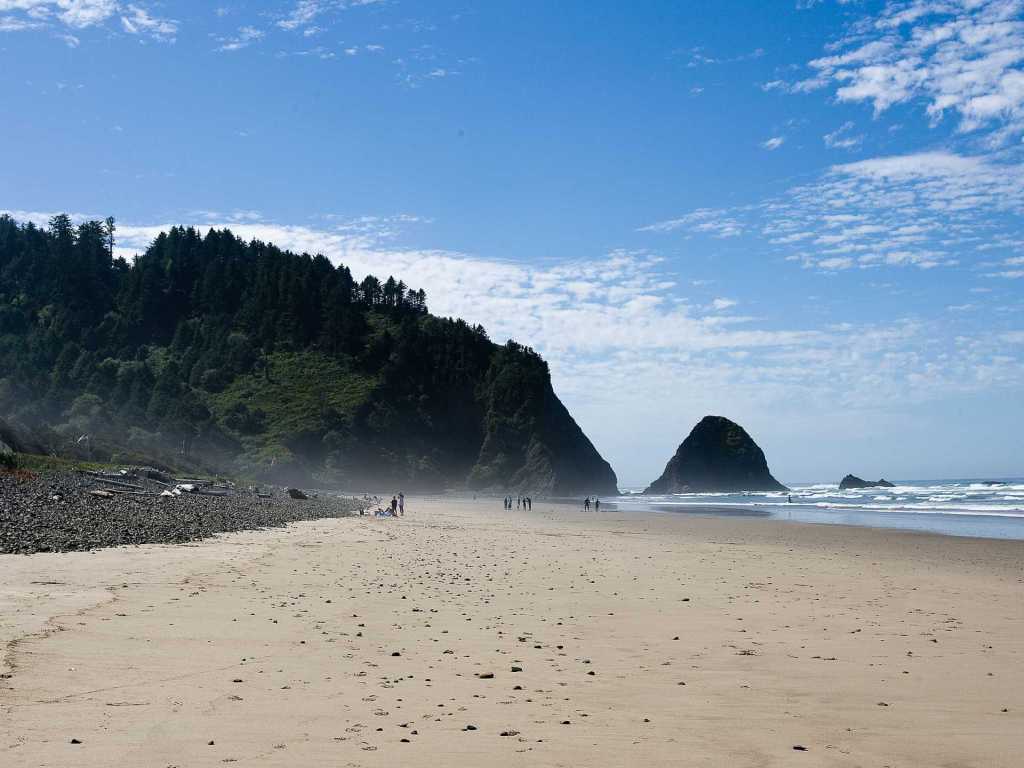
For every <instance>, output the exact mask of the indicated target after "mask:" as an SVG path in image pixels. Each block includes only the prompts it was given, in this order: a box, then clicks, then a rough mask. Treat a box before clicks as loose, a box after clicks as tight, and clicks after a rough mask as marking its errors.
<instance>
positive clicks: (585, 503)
mask: <svg viewBox="0 0 1024 768" xmlns="http://www.w3.org/2000/svg"><path fill="white" fill-rule="evenodd" d="M583 509H584V510H585V511H587V512H589V511H590V497H589V496H587V498H585V499H584V500H583Z"/></svg>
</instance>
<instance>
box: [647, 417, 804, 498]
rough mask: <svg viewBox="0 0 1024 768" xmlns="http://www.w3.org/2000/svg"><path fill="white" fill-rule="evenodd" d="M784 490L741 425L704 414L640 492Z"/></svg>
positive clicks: (762, 453) (762, 454) (761, 452)
mask: <svg viewBox="0 0 1024 768" xmlns="http://www.w3.org/2000/svg"><path fill="white" fill-rule="evenodd" d="M785 490H786V486H784V485H782V483H780V482H779V481H778V480H776V479H775V478H774V477H772V475H771V473H770V472H769V471H768V462H767V461H766V459H765V457H764V451H762V450H761V449H760V448H759V447H758V446H757V443H755V442H754V441H753V439H752V438H751V437H750V435H748V434H747V431H746V430H745V429H743V427H741V426H740V425H739V424H736V423H735V422H733V421H730V420H729V419H727V418H725V417H723V416H705V417H704V418H703V419H701V421H700V423H699V424H697V426H695V427H694V428H693V431H692V432H690V435H689V436H688V437H687V438H686V439H685V440H684V441H683V442H682V444H681V445H680V446H679V448H678V449H677V450H676V453H675V455H674V456H673V457H672V458H671V459H669V462H668V464H667V465H666V467H665V471H664V472H663V473H662V475H661V477H659V478H658V479H657V480H655V481H654V482H653V483H651V484H650V485H649V486H648V487H647V490H646V491H644V493H649V494H662V493H707V492H716V491H785Z"/></svg>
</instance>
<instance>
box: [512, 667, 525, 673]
mask: <svg viewBox="0 0 1024 768" xmlns="http://www.w3.org/2000/svg"><path fill="white" fill-rule="evenodd" d="M512 671H513V672H522V671H523V668H522V667H512Z"/></svg>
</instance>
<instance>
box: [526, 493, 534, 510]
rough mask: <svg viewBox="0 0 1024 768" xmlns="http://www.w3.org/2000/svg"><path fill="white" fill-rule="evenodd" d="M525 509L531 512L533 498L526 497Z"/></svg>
mask: <svg viewBox="0 0 1024 768" xmlns="http://www.w3.org/2000/svg"><path fill="white" fill-rule="evenodd" d="M526 508H527V509H529V510H530V511H531V512H533V497H532V496H527V497H526Z"/></svg>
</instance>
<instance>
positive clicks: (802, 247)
mask: <svg viewBox="0 0 1024 768" xmlns="http://www.w3.org/2000/svg"><path fill="white" fill-rule="evenodd" d="M1022 221H1024V166H1021V165H1018V164H1014V163H1006V162H999V161H997V160H996V159H994V158H992V157H988V156H984V155H959V154H955V153H952V152H948V151H933V152H919V153H912V154H906V155H893V156H888V157H876V158H871V159H867V160H860V161H857V162H851V163H843V164H838V165H834V166H832V167H831V168H830V169H828V171H826V172H825V173H823V174H822V175H821V176H820V177H819V178H818V179H817V180H816V181H813V182H811V183H808V184H803V185H800V186H796V187H793V188H791V189H790V190H788V191H787V192H786V193H785V194H783V195H780V196H778V197H775V198H772V199H768V200H765V201H763V202H762V203H760V204H757V205H752V206H742V207H736V208H728V209H710V208H702V209H698V210H696V211H693V212H691V213H688V214H686V215H684V216H680V217H678V218H674V219H669V220H666V221H662V222H658V223H656V224H651V225H648V226H646V227H643V228H642V230H641V231H646V232H661V233H667V232H675V231H683V232H686V233H688V234H690V235H695V234H704V235H708V236H712V237H717V238H728V237H739V236H741V235H744V234H752V235H753V234H758V233H759V234H760V235H761V236H762V237H764V238H765V239H766V240H767V244H768V245H769V246H771V247H772V249H773V250H775V251H776V252H777V253H779V254H780V255H781V256H782V257H783V258H784V259H787V260H789V261H793V262H797V263H799V264H801V265H803V266H804V267H808V268H816V269H820V270H823V271H827V272H837V271H844V270H848V269H854V268H860V269H869V268H878V267H882V266H888V267H906V266H914V267H918V268H921V269H932V268H935V267H940V266H947V267H949V266H956V265H958V264H963V265H965V266H968V267H971V266H977V267H981V266H982V263H983V260H984V259H983V257H984V255H985V254H990V253H995V254H997V255H998V254H1000V253H1001V254H1003V258H1004V259H1006V261H1004V262H1001V263H1000V266H998V267H997V268H995V269H992V268H991V267H990V268H989V269H988V271H987V273H988V274H990V275H992V276H998V277H1006V278H1015V277H1017V276H1018V273H1020V272H1021V266H1020V264H1019V263H1016V262H1015V259H1016V258H1018V256H1016V255H1014V254H1015V253H1018V254H1019V252H1020V247H1021V246H1020V242H1019V241H1020V238H1019V232H1020V229H1021V226H1022ZM987 258H989V260H991V258H992V257H991V256H988V257H987Z"/></svg>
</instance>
